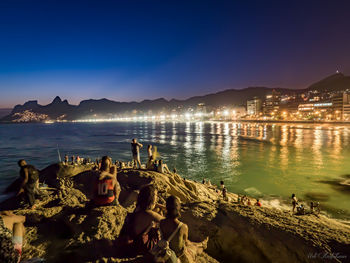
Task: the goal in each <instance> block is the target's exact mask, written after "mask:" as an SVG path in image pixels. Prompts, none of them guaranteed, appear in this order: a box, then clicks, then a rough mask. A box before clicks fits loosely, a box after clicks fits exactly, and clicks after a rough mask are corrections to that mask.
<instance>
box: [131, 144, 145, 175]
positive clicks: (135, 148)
mask: <svg viewBox="0 0 350 263" xmlns="http://www.w3.org/2000/svg"><path fill="white" fill-rule="evenodd" d="M142 147H143V145H142V144H141V143H138V142H137V140H136V139H135V138H134V139H132V142H131V152H132V159H133V162H134V166H135V165H136V168H137V165H138V166H139V169H141V161H140V148H142Z"/></svg>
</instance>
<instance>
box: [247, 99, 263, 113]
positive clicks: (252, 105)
mask: <svg viewBox="0 0 350 263" xmlns="http://www.w3.org/2000/svg"><path fill="white" fill-rule="evenodd" d="M261 107H262V102H261V99H259V98H257V97H255V98H254V99H252V100H248V101H247V114H248V115H258V114H259V113H260V112H261Z"/></svg>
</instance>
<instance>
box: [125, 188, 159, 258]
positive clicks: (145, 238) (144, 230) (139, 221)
mask: <svg viewBox="0 0 350 263" xmlns="http://www.w3.org/2000/svg"><path fill="white" fill-rule="evenodd" d="M157 199H158V194H157V190H156V188H155V187H154V186H153V185H146V186H144V187H142V188H141V190H140V193H139V195H138V198H137V204H136V208H135V211H134V212H133V213H132V214H128V216H127V217H126V219H125V223H124V227H123V230H122V234H124V235H125V236H126V237H127V239H128V244H130V245H129V249H130V250H131V251H132V252H133V253H135V254H142V255H145V254H148V252H149V251H150V250H151V249H152V248H153V246H154V245H155V244H156V243H157V242H158V240H159V234H158V231H157V230H156V229H157V228H156V226H157V224H158V223H159V222H160V220H162V219H163V218H164V217H163V216H161V215H160V214H158V213H157V212H155V211H153V210H154V209H155V207H156V204H157ZM123 232H124V233H123Z"/></svg>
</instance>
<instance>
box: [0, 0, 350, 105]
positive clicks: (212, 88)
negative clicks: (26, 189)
mask: <svg viewBox="0 0 350 263" xmlns="http://www.w3.org/2000/svg"><path fill="white" fill-rule="evenodd" d="M337 69H339V70H340V71H341V72H343V73H345V74H349V73H350V1H345V0H344V1H337V0H329V1H320V0H318V1H307V0H304V1H267V0H266V1H265V0H264V1H262V0H259V1H239V2H238V1H233V0H232V1H220V0H219V1H214V0H212V1H204V0H198V1H189V0H186V1H168V0H166V1H165V0H162V1H133V0H123V1H117V0H115V1H104V0H96V1H87V0H84V1H73V0H71V1H63V0H59V1H52V0H43V1H35V0H30V1H28V0H23V1H17V0H1V1H0V92H1V93H0V108H2V107H12V106H13V105H15V104H18V103H21V104H22V103H24V102H25V101H27V100H29V99H38V100H39V103H42V104H46V103H48V102H50V101H51V100H52V99H53V98H54V97H55V96H56V95H59V96H61V98H62V99H64V98H66V99H68V100H69V101H70V102H71V103H74V104H76V103H78V102H79V101H80V100H82V99H87V98H103V97H107V98H109V99H113V100H120V101H131V100H136V101H140V100H142V99H152V98H158V97H165V98H167V99H170V98H187V97H189V96H193V95H202V94H206V93H210V92H216V91H219V90H224V89H228V88H235V89H240V88H245V87H248V86H254V85H255V86H269V87H284V88H304V87H306V86H307V85H309V84H311V83H312V82H314V81H317V80H319V79H321V78H323V77H326V76H328V75H330V74H333V73H335V71H336V70H337Z"/></svg>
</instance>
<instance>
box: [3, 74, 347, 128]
mask: <svg viewBox="0 0 350 263" xmlns="http://www.w3.org/2000/svg"><path fill="white" fill-rule="evenodd" d="M346 89H350V77H348V76H344V75H343V74H341V73H337V74H334V75H331V76H329V77H327V78H325V79H323V80H321V81H319V82H316V83H314V84H312V85H311V86H309V87H308V88H307V89H299V90H292V89H281V88H276V89H275V90H277V91H279V92H281V94H296V93H301V92H305V91H309V90H319V91H337V90H346ZM272 90H273V89H272V88H267V87H249V88H245V89H240V90H236V89H229V90H224V91H220V92H217V93H212V94H208V95H204V96H195V97H191V98H189V99H186V100H176V99H172V100H169V101H168V100H166V99H164V98H159V99H155V100H144V101H141V102H118V101H112V100H108V99H99V100H94V99H90V100H83V101H81V102H80V104H79V105H70V104H69V103H68V101H67V100H64V101H62V100H61V98H60V97H58V96H57V97H56V98H55V99H54V100H53V101H52V102H51V103H50V104H48V105H39V104H38V102H37V101H28V102H26V103H24V104H23V105H17V106H15V107H14V108H13V110H12V111H11V113H10V114H9V115H7V116H6V117H4V118H2V119H1V121H13V120H14V119H18V118H19V117H18V115H20V114H21V113H23V112H24V111H30V112H32V113H34V114H37V115H40V116H41V119H45V118H47V119H53V120H55V119H66V120H76V119H85V118H93V117H97V116H98V117H112V116H116V115H117V116H130V115H132V114H135V113H136V114H143V113H145V114H157V113H159V112H161V111H170V110H172V109H177V108H185V109H187V108H189V107H193V108H195V107H196V106H197V105H198V104H199V103H204V104H205V105H206V107H207V108H209V109H210V108H217V107H220V106H245V105H246V102H247V100H249V99H251V98H253V97H258V98H264V97H265V96H266V95H267V94H268V93H271V92H272Z"/></svg>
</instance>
